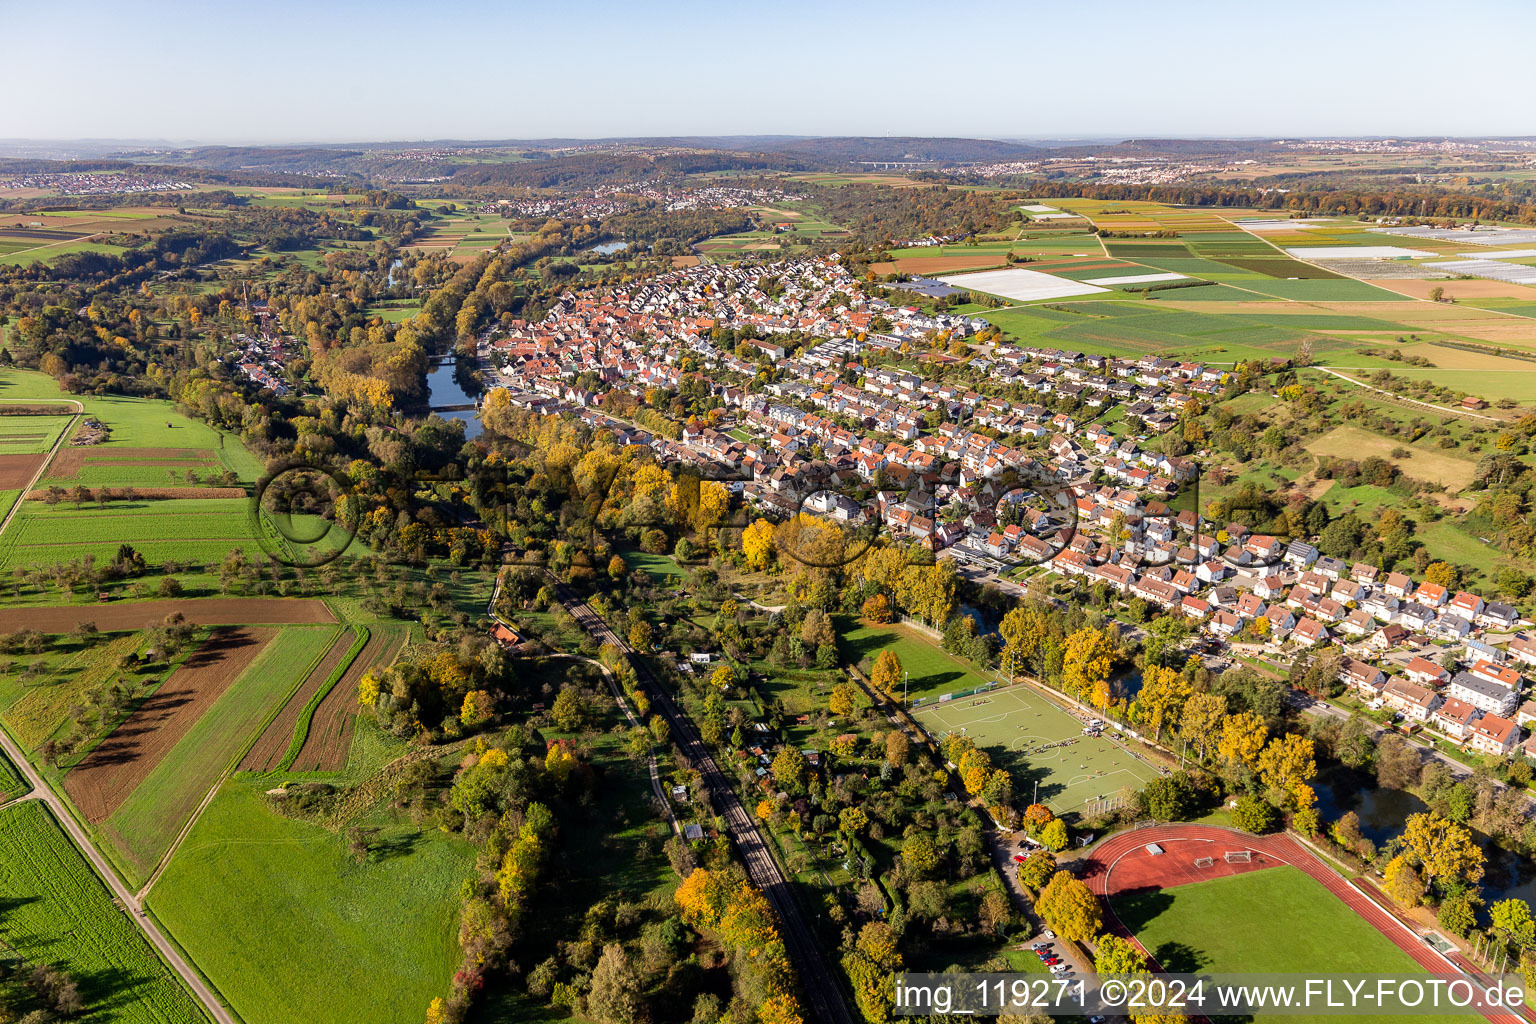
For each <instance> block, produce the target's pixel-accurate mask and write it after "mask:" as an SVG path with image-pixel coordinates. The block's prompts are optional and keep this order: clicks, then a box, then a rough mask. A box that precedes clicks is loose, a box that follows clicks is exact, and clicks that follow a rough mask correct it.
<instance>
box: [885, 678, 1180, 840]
mask: <svg viewBox="0 0 1536 1024" xmlns="http://www.w3.org/2000/svg"><path fill="white" fill-rule="evenodd" d="M913 717H914V718H916V719H917V720H918V721H919V722H921V723H922V725H923V728H925V729H927V730H928V732H930V733H931V734H933V736H934V737H935V738H939V737H943V736H945V735H946V734H948V733H951V732H960V733H964V734H965V735H966V736H969V737H971V738H972V739H974V740H975V741H976V745H977V746H979V747H981V748H982V749H984V750H986V751H987V752H988V753H990V754H991V755H992V756H993V758H994V760H995V761H996V762H997V763H998V764H1001V765H1003V766H1004V767H1007V768H1009V769H1010V770H1011V771H1012V772H1013V773H1014V792H1015V793H1017V794H1018V795H1019V796H1021V797H1022V798H1024V799H1025V800H1028V801H1031V802H1033V801H1034V799H1035V783H1037V782H1038V783H1039V785H1040V789H1039V801H1040V802H1041V803H1043V804H1045V805H1047V806H1048V807H1050V808H1051V809H1052V810H1053V811H1055V812H1056V813H1057V814H1058V815H1064V814H1068V813H1070V812H1073V811H1080V810H1083V809H1084V808H1085V807H1086V806H1087V805H1089V804H1091V803H1093V802H1094V801H1096V800H1098V799H1100V798H1106V797H1113V796H1116V795H1118V794H1119V793H1120V792H1121V791H1122V790H1125V789H1132V790H1136V789H1140V788H1141V787H1142V786H1144V785H1146V784H1147V782H1148V781H1149V780H1151V779H1153V778H1156V777H1157V775H1158V771H1157V769H1156V768H1154V767H1153V766H1152V765H1150V764H1148V763H1147V762H1146V761H1143V760H1141V759H1140V758H1138V757H1137V756H1135V755H1134V754H1132V753H1131V752H1130V751H1129V750H1127V749H1126V748H1125V747H1124V746H1122V745H1121V744H1120V743H1119V742H1118V741H1117V740H1113V739H1110V738H1109V735H1108V731H1106V735H1104V736H1100V737H1097V738H1093V737H1088V736H1084V735H1083V734H1082V732H1083V723H1082V721H1080V720H1079V719H1077V718H1075V717H1073V716H1072V715H1071V714H1069V713H1068V712H1066V711H1065V710H1063V709H1062V708H1061V707H1060V706H1059V705H1057V704H1055V703H1054V702H1052V701H1051V700H1050V699H1049V698H1047V697H1046V696H1044V695H1043V694H1041V693H1038V692H1036V691H1035V690H1032V689H1030V688H1029V687H1027V686H1023V685H1017V686H1011V687H1008V688H1006V689H1002V690H993V691H990V692H988V693H982V694H977V695H975V696H972V697H961V698H959V699H957V700H950V701H945V702H943V703H935V704H930V705H927V706H925V707H919V708H918V709H916V710H915V711H914V712H913Z"/></svg>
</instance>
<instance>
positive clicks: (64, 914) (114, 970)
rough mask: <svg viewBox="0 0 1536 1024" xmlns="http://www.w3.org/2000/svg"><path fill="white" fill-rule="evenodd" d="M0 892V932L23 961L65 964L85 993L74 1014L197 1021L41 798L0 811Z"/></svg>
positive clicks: (183, 1023) (104, 1021) (179, 1023)
mask: <svg viewBox="0 0 1536 1024" xmlns="http://www.w3.org/2000/svg"><path fill="white" fill-rule="evenodd" d="M0 892H3V893H4V894H5V897H4V899H5V915H4V917H3V918H0V938H3V940H4V941H5V943H6V944H7V945H9V946H11V947H12V948H14V949H15V950H16V951H17V952H18V953H19V954H20V955H22V956H23V957H26V958H27V959H29V960H34V961H41V962H47V963H57V964H60V965H62V966H63V967H64V968H66V969H67V970H68V971H69V972H70V973H71V974H72V975H73V976H74V978H75V980H76V982H78V984H79V986H80V994H81V995H82V996H83V997H84V999H85V1004H86V1011H85V1015H84V1016H83V1017H82V1019H85V1020H91V1021H96V1022H101V1024H205V1022H206V1020H207V1018H206V1017H204V1016H203V1012H202V1010H201V1008H200V1007H199V1006H198V1005H197V1003H196V1002H195V1001H194V1000H193V998H192V996H191V995H190V994H189V993H188V992H187V991H186V989H184V988H182V986H181V982H180V981H179V980H178V979H177V978H176V976H175V975H174V974H172V973H171V970H170V968H168V967H167V966H166V965H165V964H164V963H163V962H162V961H161V960H160V958H159V957H158V956H157V955H156V954H155V951H154V949H153V948H152V947H151V946H150V944H149V942H148V940H146V939H145V938H144V936H143V935H142V933H140V932H139V930H138V929H137V928H136V927H134V925H133V923H132V922H130V921H129V920H128V916H127V914H125V913H124V911H123V909H122V908H121V907H119V906H117V904H116V903H115V902H114V900H113V898H112V894H111V892H110V891H108V889H107V887H106V886H105V885H103V884H102V882H101V880H100V879H99V878H97V877H96V875H95V874H94V873H93V872H92V871H91V868H90V865H88V864H87V863H86V861H85V858H83V857H82V856H80V854H79V852H78V851H76V850H75V848H74V847H73V846H72V845H71V844H70V842H69V840H68V839H67V838H66V837H65V835H64V832H63V830H62V829H60V828H59V825H58V823H57V822H55V821H54V820H53V817H52V815H51V814H50V813H49V812H48V809H47V808H46V807H45V806H44V805H42V804H41V803H38V802H36V801H28V802H26V803H22V804H17V805H15V806H14V807H8V808H6V809H4V810H0Z"/></svg>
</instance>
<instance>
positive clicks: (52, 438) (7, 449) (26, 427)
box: [0, 416, 74, 455]
mask: <svg viewBox="0 0 1536 1024" xmlns="http://www.w3.org/2000/svg"><path fill="white" fill-rule="evenodd" d="M73 421H74V417H73V416H0V455H41V454H43V453H45V452H47V451H49V450H50V449H51V448H52V447H53V445H54V442H56V441H57V440H58V439H59V434H60V433H62V432H63V430H64V428H65V427H67V426H69V424H70V423H71V422H73Z"/></svg>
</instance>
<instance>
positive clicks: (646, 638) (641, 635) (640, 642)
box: [629, 619, 655, 654]
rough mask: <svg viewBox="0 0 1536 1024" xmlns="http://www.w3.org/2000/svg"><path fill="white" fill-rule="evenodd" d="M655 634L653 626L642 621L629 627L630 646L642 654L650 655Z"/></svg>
mask: <svg viewBox="0 0 1536 1024" xmlns="http://www.w3.org/2000/svg"><path fill="white" fill-rule="evenodd" d="M654 633H655V630H654V629H652V628H651V624H650V623H649V622H646V621H645V620H644V619H641V620H640V621H638V622H636V623H635V624H634V625H633V626H630V627H629V646H631V647H633V648H634V649H635V650H636V651H638V652H639V653H641V654H649V653H650V652H651V638H652V636H653V635H654Z"/></svg>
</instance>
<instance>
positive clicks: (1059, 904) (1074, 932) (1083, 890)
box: [1035, 871, 1104, 942]
mask: <svg viewBox="0 0 1536 1024" xmlns="http://www.w3.org/2000/svg"><path fill="white" fill-rule="evenodd" d="M1035 910H1036V912H1038V913H1039V915H1040V917H1041V919H1042V920H1043V921H1045V923H1046V924H1047V925H1048V926H1050V928H1051V930H1053V931H1054V932H1056V934H1057V935H1060V936H1061V937H1062V938H1063V939H1066V940H1067V941H1068V942H1087V941H1088V940H1089V939H1091V938H1093V937H1094V936H1095V935H1097V934H1098V933H1099V929H1100V928H1102V927H1103V925H1104V918H1103V914H1102V912H1101V911H1100V909H1099V899H1098V897H1097V896H1095V895H1094V894H1093V890H1092V889H1090V888H1088V886H1087V885H1086V884H1085V883H1083V882H1080V881H1078V880H1077V879H1076V878H1074V877H1072V875H1070V874H1068V873H1067V872H1065V871H1058V872H1056V874H1054V875H1052V876H1051V880H1050V881H1049V882H1048V883H1046V886H1045V889H1044V890H1043V891H1042V892H1041V893H1040V898H1039V899H1037V900H1036V901H1035Z"/></svg>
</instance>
